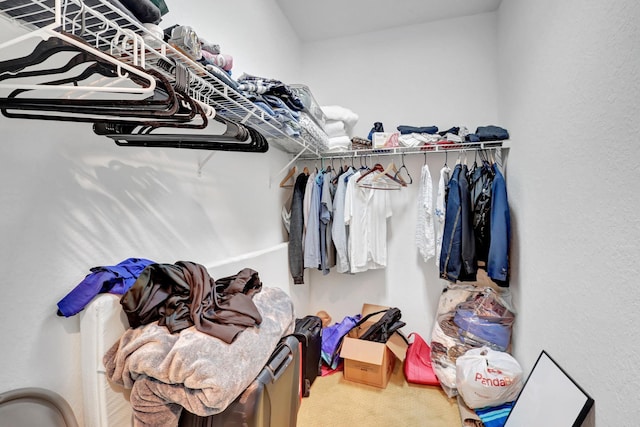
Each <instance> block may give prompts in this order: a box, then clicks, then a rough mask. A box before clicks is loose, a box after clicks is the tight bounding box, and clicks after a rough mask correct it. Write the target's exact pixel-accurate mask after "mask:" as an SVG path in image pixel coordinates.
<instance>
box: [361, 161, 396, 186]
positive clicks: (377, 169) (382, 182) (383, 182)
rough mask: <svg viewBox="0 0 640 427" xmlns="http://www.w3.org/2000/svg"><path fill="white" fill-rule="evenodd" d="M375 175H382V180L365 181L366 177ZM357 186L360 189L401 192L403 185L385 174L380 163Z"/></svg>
mask: <svg viewBox="0 0 640 427" xmlns="http://www.w3.org/2000/svg"><path fill="white" fill-rule="evenodd" d="M373 173H379V174H381V175H382V177H381V179H379V180H376V179H373V180H364V178H365V177H367V176H369V175H371V174H373ZM363 180H364V181H363ZM356 184H357V185H359V186H360V187H365V188H372V189H376V190H399V189H401V188H402V183H401V182H400V181H398V180H397V179H395V178H394V177H393V176H391V175H389V174H387V173H385V170H384V168H383V167H382V165H381V164H380V163H376V164H375V165H374V166H373V167H372V168H371V169H369V170H368V171H366V172H365V173H363V174H362V175H361V176H360V177H359V178H358V180H357V181H356Z"/></svg>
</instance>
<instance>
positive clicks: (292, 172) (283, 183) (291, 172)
mask: <svg viewBox="0 0 640 427" xmlns="http://www.w3.org/2000/svg"><path fill="white" fill-rule="evenodd" d="M297 171H298V168H296V167H295V166H294V167H292V168H291V169H290V170H289V173H288V174H287V175H286V176H285V177H284V178H282V181H280V188H291V187H293V185H294V184H292V183H287V181H289V180H290V179H292V178H293V177H294V176H295V174H296V172H297Z"/></svg>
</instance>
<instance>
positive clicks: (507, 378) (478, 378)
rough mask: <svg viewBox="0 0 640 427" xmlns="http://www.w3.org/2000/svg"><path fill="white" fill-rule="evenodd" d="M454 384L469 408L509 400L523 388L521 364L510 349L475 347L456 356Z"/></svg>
mask: <svg viewBox="0 0 640 427" xmlns="http://www.w3.org/2000/svg"><path fill="white" fill-rule="evenodd" d="M456 387H457V389H458V393H459V394H460V396H462V399H463V400H464V402H465V403H466V404H467V406H468V407H469V408H472V409H477V408H484V407H487V406H498V405H502V404H503V403H507V402H512V401H514V400H515V399H516V398H517V397H518V393H520V390H521V389H522V367H521V366H520V364H519V363H518V361H517V360H516V359H514V358H513V356H511V355H510V354H509V353H505V352H502V351H497V350H493V349H491V348H489V347H481V348H474V349H471V350H469V351H467V352H466V353H465V354H464V355H462V356H460V357H458V359H457V360H456Z"/></svg>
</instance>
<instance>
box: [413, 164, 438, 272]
mask: <svg viewBox="0 0 640 427" xmlns="http://www.w3.org/2000/svg"><path fill="white" fill-rule="evenodd" d="M416 245H417V246H418V251H419V252H420V255H422V259H424V261H425V262H427V261H428V260H429V259H430V258H431V257H433V256H435V254H436V237H435V229H434V215H433V183H432V181H431V172H429V166H428V165H427V164H425V165H424V166H422V172H421V174H420V188H419V190H418V220H417V223H416Z"/></svg>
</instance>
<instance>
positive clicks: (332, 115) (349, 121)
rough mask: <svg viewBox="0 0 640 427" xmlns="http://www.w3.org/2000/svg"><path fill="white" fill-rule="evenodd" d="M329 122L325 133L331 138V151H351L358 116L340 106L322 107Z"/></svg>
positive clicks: (325, 126)
mask: <svg viewBox="0 0 640 427" xmlns="http://www.w3.org/2000/svg"><path fill="white" fill-rule="evenodd" d="M321 108H322V111H323V112H324V114H325V116H326V118H327V120H326V122H325V125H324V131H325V132H326V133H327V135H328V136H329V146H328V150H329V151H346V150H349V149H351V137H352V136H353V128H354V126H355V125H356V123H357V122H358V118H359V117H358V115H357V114H356V113H354V112H353V111H351V110H349V109H348V108H345V107H341V106H339V105H329V106H324V107H321Z"/></svg>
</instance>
